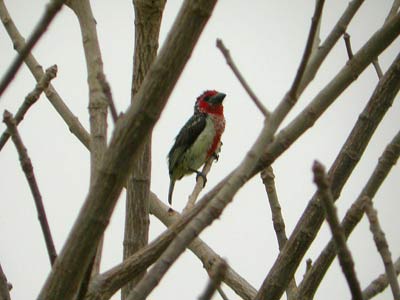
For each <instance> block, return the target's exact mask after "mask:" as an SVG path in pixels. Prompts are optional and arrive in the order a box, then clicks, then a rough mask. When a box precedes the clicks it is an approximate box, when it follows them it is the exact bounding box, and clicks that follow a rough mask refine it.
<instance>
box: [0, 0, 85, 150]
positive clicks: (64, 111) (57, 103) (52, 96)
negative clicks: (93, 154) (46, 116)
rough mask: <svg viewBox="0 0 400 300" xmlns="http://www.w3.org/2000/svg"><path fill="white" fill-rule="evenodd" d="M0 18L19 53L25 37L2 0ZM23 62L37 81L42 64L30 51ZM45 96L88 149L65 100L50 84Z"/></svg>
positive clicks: (81, 129)
mask: <svg viewBox="0 0 400 300" xmlns="http://www.w3.org/2000/svg"><path fill="white" fill-rule="evenodd" d="M0 18H1V22H2V23H3V25H4V28H5V29H6V31H7V33H8V35H9V37H10V39H11V41H12V43H13V45H14V49H15V50H16V51H18V52H19V53H20V52H21V51H22V49H24V47H25V45H26V44H25V38H24V37H23V36H22V35H21V34H20V32H19V31H18V28H17V27H16V26H15V23H14V21H13V20H12V18H11V16H10V14H9V12H8V10H7V7H6V6H5V3H4V1H3V0H0ZM25 64H26V66H27V67H28V68H29V70H30V71H31V73H32V75H33V76H34V77H35V79H36V81H37V82H39V81H40V80H41V79H42V77H43V76H44V71H43V68H42V66H41V65H40V64H39V63H38V61H37V60H36V59H35V57H34V56H33V54H32V53H30V54H29V55H28V56H27V57H26V58H25ZM45 94H46V97H47V98H48V99H49V101H50V103H51V105H52V106H53V107H54V108H55V110H56V111H57V112H58V114H59V115H60V116H61V118H62V119H63V120H64V122H65V123H66V124H67V126H68V129H69V130H70V132H71V133H72V134H74V135H75V136H76V137H77V138H78V139H79V140H80V141H81V142H82V143H83V144H84V145H85V147H86V148H88V149H90V135H89V133H88V132H87V131H86V130H85V128H84V127H83V126H82V124H81V123H80V122H79V119H78V118H77V117H76V116H75V115H74V114H73V113H72V112H71V110H70V109H69V108H68V106H67V105H66V104H65V101H63V99H62V98H61V96H60V95H59V94H58V93H57V91H56V90H55V88H54V87H53V86H52V85H51V84H50V85H49V87H48V88H47V89H46V90H45Z"/></svg>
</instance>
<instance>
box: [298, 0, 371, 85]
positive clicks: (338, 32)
mask: <svg viewBox="0 0 400 300" xmlns="http://www.w3.org/2000/svg"><path fill="white" fill-rule="evenodd" d="M363 2H364V0H352V1H351V2H350V3H349V5H348V6H347V8H346V10H345V11H344V12H343V14H342V16H341V17H340V19H339V20H338V21H337V23H336V24H335V26H334V27H333V29H332V30H331V32H330V33H329V35H328V36H327V38H326V39H325V41H324V42H323V43H322V44H321V46H320V47H319V48H318V51H315V52H314V53H313V55H312V57H311V58H310V61H309V62H308V64H307V68H306V70H305V71H304V76H303V79H302V80H301V82H300V85H299V92H303V91H304V89H305V88H306V87H307V86H308V84H309V83H310V82H311V81H312V80H313V79H314V77H315V75H316V74H317V72H318V70H319V68H320V66H321V65H322V63H323V61H324V60H325V58H326V57H327V55H328V54H329V52H330V51H331V50H332V48H333V46H335V44H336V42H337V41H338V40H339V38H340V37H341V36H342V34H343V33H344V32H345V31H346V28H347V26H348V25H349V23H350V21H351V20H352V18H353V17H354V15H355V14H356V12H357V10H358V9H359V8H360V6H361V5H362V4H363Z"/></svg>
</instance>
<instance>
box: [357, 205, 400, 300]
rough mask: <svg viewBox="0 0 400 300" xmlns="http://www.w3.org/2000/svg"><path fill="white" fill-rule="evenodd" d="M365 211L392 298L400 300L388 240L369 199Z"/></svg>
mask: <svg viewBox="0 0 400 300" xmlns="http://www.w3.org/2000/svg"><path fill="white" fill-rule="evenodd" d="M365 213H366V214H367V217H368V220H369V223H370V229H371V232H372V234H373V236H374V241H375V244H376V248H377V249H378V252H379V253H380V255H381V257H382V261H383V264H384V266H385V270H386V274H387V278H388V280H389V283H390V288H391V289H392V294H393V298H394V299H395V300H400V288H399V283H398V281H397V278H396V277H397V276H396V271H395V269H394V266H393V261H392V254H391V253H390V250H389V245H388V242H387V241H386V237H385V233H384V232H383V230H382V228H381V226H380V224H379V220H378V213H377V212H376V210H375V208H374V207H373V204H372V201H371V199H368V200H367V201H366V206H365Z"/></svg>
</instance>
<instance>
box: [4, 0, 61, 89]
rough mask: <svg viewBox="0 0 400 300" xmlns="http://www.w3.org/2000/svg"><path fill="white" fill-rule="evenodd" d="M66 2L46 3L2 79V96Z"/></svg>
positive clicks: (55, 0) (59, 0) (53, 1)
mask: <svg viewBox="0 0 400 300" xmlns="http://www.w3.org/2000/svg"><path fill="white" fill-rule="evenodd" d="M64 2H65V0H52V1H50V3H48V4H47V5H46V9H45V12H44V14H43V16H42V17H41V19H40V20H39V23H38V24H37V25H36V27H35V28H34V29H33V32H32V34H31V36H30V37H29V39H28V41H27V42H26V44H25V46H24V47H23V48H22V49H21V51H20V52H19V54H18V55H17V57H16V58H15V59H14V61H13V62H12V64H11V65H10V67H9V68H8V70H7V71H6V74H5V75H4V76H3V79H2V80H1V81H0V96H1V95H2V94H3V92H4V91H5V89H6V88H7V86H8V85H9V84H10V83H11V81H12V80H13V79H14V77H15V75H16V74H17V72H18V70H19V68H20V67H21V65H22V63H23V62H24V60H25V58H26V57H27V56H28V55H29V53H30V52H31V50H32V49H33V47H34V46H35V45H36V43H37V41H38V40H39V39H40V37H41V36H42V35H43V33H44V32H45V31H46V30H47V27H48V26H49V25H50V23H51V21H53V19H54V17H55V16H56V14H57V13H58V12H59V11H60V9H61V8H62V6H63V5H64Z"/></svg>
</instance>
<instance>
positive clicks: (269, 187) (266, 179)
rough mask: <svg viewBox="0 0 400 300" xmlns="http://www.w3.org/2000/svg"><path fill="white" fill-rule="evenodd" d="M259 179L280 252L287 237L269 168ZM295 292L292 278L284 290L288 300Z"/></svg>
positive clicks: (270, 168) (272, 176)
mask: <svg viewBox="0 0 400 300" xmlns="http://www.w3.org/2000/svg"><path fill="white" fill-rule="evenodd" d="M261 179H262V181H263V183H264V185H265V190H266V191H267V195H268V200H269V205H270V207H271V214H272V222H273V224H274V230H275V233H276V237H277V239H278V245H279V250H282V249H283V247H284V246H285V243H286V242H287V236H286V231H285V221H284V220H283V216H282V213H281V206H280V204H279V200H278V195H277V193H276V188H275V175H274V171H273V169H272V167H271V166H269V167H267V168H265V169H264V170H263V171H262V172H261ZM296 292H297V285H296V280H295V278H294V277H293V278H292V280H291V281H290V283H289V285H288V288H287V289H286V293H287V298H288V300H292V299H295V298H294V295H295V294H296Z"/></svg>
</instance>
